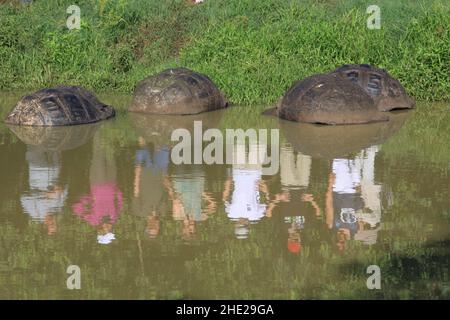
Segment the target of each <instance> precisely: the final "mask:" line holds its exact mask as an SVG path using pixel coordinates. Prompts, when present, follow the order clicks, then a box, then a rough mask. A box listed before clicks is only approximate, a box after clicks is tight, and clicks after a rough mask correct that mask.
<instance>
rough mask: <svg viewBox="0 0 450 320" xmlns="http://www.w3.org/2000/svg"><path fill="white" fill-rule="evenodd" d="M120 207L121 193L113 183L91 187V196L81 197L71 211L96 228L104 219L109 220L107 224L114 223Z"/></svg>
mask: <svg viewBox="0 0 450 320" xmlns="http://www.w3.org/2000/svg"><path fill="white" fill-rule="evenodd" d="M122 205H123V201H122V192H121V191H120V190H119V189H118V188H117V186H116V185H115V184H114V183H106V184H98V185H93V186H91V194H89V195H85V196H82V197H81V199H80V201H79V202H77V203H75V204H74V205H73V206H72V209H73V211H74V212H75V214H77V215H78V216H80V217H81V218H82V219H84V220H86V221H88V222H89V223H90V224H91V225H92V226H97V225H99V224H101V223H103V222H104V221H103V218H105V217H108V218H109V221H108V222H109V223H115V222H116V220H117V217H118V216H119V213H120V210H121V209H122Z"/></svg>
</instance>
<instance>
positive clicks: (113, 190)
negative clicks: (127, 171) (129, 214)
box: [72, 135, 123, 244]
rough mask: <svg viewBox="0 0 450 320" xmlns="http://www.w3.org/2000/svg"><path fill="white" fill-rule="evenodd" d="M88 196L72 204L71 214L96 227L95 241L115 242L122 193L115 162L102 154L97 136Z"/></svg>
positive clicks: (103, 152) (104, 153)
mask: <svg viewBox="0 0 450 320" xmlns="http://www.w3.org/2000/svg"><path fill="white" fill-rule="evenodd" d="M89 181H90V193H89V194H87V195H84V196H82V197H81V198H80V199H79V201H78V202H77V203H75V204H73V206H72V209H73V212H74V213H75V214H76V215H78V216H79V217H80V218H82V219H83V220H85V221H87V222H88V223H89V224H90V225H91V226H93V227H95V228H97V233H98V235H97V241H98V243H100V244H109V243H111V241H112V240H114V239H115V235H114V233H113V232H112V227H113V225H114V224H115V223H116V222H117V219H118V217H119V214H120V211H121V210H122V207H123V199H122V192H121V191H120V189H119V187H118V186H117V182H116V163H115V160H114V158H113V157H111V156H110V155H109V154H107V153H106V152H105V150H104V149H103V147H102V144H101V141H100V137H99V136H98V135H96V136H95V137H94V144H93V155H92V161H91V167H90V171H89Z"/></svg>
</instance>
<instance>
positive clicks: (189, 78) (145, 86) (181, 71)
mask: <svg viewBox="0 0 450 320" xmlns="http://www.w3.org/2000/svg"><path fill="white" fill-rule="evenodd" d="M226 106H227V101H226V99H225V96H224V95H223V93H222V92H221V91H220V90H219V89H218V88H217V86H216V85H215V84H214V83H213V82H212V81H211V79H209V78H208V77H207V76H205V75H203V74H201V73H197V72H194V71H192V70H189V69H186V68H175V69H167V70H164V71H163V72H161V73H159V74H157V75H155V76H151V77H148V78H146V79H144V80H142V81H141V82H140V83H139V84H138V85H137V87H136V90H135V92H134V99H133V103H132V105H131V107H130V108H129V111H132V112H144V113H153V114H197V113H200V112H205V111H211V110H216V109H221V108H225V107H226Z"/></svg>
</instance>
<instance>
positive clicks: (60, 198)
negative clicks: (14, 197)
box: [20, 163, 67, 221]
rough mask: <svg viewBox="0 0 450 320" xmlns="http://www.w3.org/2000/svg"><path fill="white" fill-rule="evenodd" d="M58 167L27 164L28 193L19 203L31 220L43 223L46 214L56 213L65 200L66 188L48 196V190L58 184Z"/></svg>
mask: <svg viewBox="0 0 450 320" xmlns="http://www.w3.org/2000/svg"><path fill="white" fill-rule="evenodd" d="M58 179H59V167H58V166H57V165H55V166H50V165H49V166H42V165H34V164H33V163H29V185H30V192H28V193H26V194H24V195H22V197H21V199H20V202H21V203H22V207H23V209H24V211H25V212H26V213H27V214H28V215H30V217H31V218H32V219H33V220H38V221H43V220H44V219H45V217H46V216H47V215H48V214H51V213H58V212H59V211H60V210H61V208H62V207H63V206H64V202H65V200H66V198H67V187H65V188H64V190H62V191H61V192H60V193H58V194H53V195H52V196H49V195H48V194H47V193H48V192H49V188H50V187H51V186H54V185H56V184H57V183H58Z"/></svg>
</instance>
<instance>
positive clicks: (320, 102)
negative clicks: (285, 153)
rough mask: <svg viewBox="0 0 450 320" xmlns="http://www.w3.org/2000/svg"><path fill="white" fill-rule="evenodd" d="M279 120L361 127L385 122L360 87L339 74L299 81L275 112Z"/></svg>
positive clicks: (386, 118) (269, 112)
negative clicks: (362, 124) (356, 125)
mask: <svg viewBox="0 0 450 320" xmlns="http://www.w3.org/2000/svg"><path fill="white" fill-rule="evenodd" d="M265 113H266V114H273V115H277V116H278V117H280V118H282V119H285V120H290V121H296V122H308V123H316V124H333V125H335V124H361V123H369V122H377V121H386V120H388V117H386V116H384V115H382V114H381V113H380V112H378V110H377V108H376V106H375V104H374V101H373V99H372V98H371V97H370V96H369V94H368V93H366V92H365V91H364V90H363V89H362V88H361V87H360V86H358V85H357V84H355V83H353V82H352V81H350V80H348V79H347V78H346V77H344V76H341V75H339V74H319V75H314V76H311V77H308V78H306V79H304V80H300V81H297V82H296V83H294V85H293V86H292V87H291V88H290V89H289V90H288V91H287V92H286V93H285V94H284V96H283V97H282V98H281V100H280V101H279V102H278V105H277V107H276V108H275V109H271V110H268V111H266V112H265Z"/></svg>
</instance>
